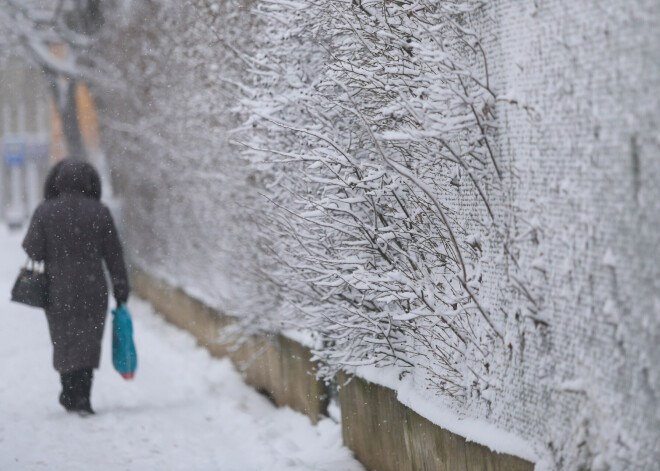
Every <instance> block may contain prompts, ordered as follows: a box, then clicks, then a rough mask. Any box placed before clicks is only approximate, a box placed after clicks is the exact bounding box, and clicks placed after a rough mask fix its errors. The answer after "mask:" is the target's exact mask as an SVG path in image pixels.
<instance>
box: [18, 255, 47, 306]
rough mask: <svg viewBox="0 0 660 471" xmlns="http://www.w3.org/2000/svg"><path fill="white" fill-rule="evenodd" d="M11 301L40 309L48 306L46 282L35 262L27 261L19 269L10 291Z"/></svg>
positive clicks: (42, 272) (44, 275) (43, 274)
mask: <svg viewBox="0 0 660 471" xmlns="http://www.w3.org/2000/svg"><path fill="white" fill-rule="evenodd" d="M11 300H12V301H14V302H17V303H22V304H27V305H28V306H33V307H40V308H45V307H46V305H47V304H48V280H47V278H46V274H45V273H44V271H43V270H40V269H39V266H38V264H37V263H36V262H33V261H30V260H28V261H27V263H26V264H25V266H24V267H23V268H21V272H20V273H19V274H18V278H16V283H14V287H13V288H12V290H11Z"/></svg>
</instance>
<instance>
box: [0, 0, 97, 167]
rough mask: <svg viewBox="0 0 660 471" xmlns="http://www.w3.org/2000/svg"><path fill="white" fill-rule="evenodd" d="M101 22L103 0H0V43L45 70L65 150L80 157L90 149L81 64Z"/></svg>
mask: <svg viewBox="0 0 660 471" xmlns="http://www.w3.org/2000/svg"><path fill="white" fill-rule="evenodd" d="M103 24H104V17H103V10H102V8H101V0H57V1H44V0H21V1H18V0H0V36H2V38H3V39H2V42H3V43H4V45H3V46H4V47H3V48H2V49H3V50H4V51H5V53H7V52H8V53H10V54H15V55H17V56H19V57H23V58H25V59H26V60H30V61H32V62H34V63H36V64H37V65H38V66H39V67H40V68H41V70H42V71H43V72H44V75H45V76H46V79H47V83H48V87H49V89H50V92H51V96H52V98H53V104H54V105H55V108H56V110H57V112H58V114H59V116H60V119H61V122H62V132H63V134H64V138H65V140H66V144H67V147H68V153H69V155H75V156H77V157H79V158H81V159H87V154H88V153H87V149H86V147H85V143H84V141H83V138H82V133H81V130H80V122H79V120H78V112H77V110H78V104H77V93H76V91H77V88H78V83H79V82H81V81H83V79H84V73H83V72H82V68H81V67H80V65H81V63H83V62H85V56H86V54H87V52H88V51H89V48H90V45H91V43H92V40H93V36H94V35H95V34H96V33H97V32H98V31H99V30H100V29H101V27H102V26H103Z"/></svg>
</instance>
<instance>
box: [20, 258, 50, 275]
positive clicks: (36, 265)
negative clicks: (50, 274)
mask: <svg viewBox="0 0 660 471" xmlns="http://www.w3.org/2000/svg"><path fill="white" fill-rule="evenodd" d="M30 267H32V268H30ZM45 268H46V263H45V262H38V261H36V260H32V259H31V258H30V257H28V258H27V260H25V265H23V269H24V270H30V269H31V270H32V271H38V272H39V273H44V272H45V271H46V270H45Z"/></svg>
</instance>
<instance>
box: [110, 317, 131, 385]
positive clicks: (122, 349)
mask: <svg viewBox="0 0 660 471" xmlns="http://www.w3.org/2000/svg"><path fill="white" fill-rule="evenodd" d="M112 364H113V366H114V367H115V370H117V371H118V372H119V374H120V375H121V376H122V377H123V378H124V379H133V376H134V375H135V370H136V369H137V352H136V351H135V344H134V343H133V322H132V321H131V313H130V312H129V311H128V308H127V307H126V305H125V304H124V305H122V306H119V307H118V308H117V309H113V310H112Z"/></svg>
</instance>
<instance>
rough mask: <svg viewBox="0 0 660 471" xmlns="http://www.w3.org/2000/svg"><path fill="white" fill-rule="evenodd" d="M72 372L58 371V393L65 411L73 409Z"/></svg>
mask: <svg viewBox="0 0 660 471" xmlns="http://www.w3.org/2000/svg"><path fill="white" fill-rule="evenodd" d="M74 376H75V375H74V373H60V382H61V383H62V392H61V393H60V404H62V406H63V407H64V408H65V409H66V410H67V412H73V411H75V403H76V391H75V387H74Z"/></svg>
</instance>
